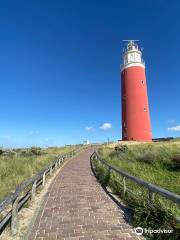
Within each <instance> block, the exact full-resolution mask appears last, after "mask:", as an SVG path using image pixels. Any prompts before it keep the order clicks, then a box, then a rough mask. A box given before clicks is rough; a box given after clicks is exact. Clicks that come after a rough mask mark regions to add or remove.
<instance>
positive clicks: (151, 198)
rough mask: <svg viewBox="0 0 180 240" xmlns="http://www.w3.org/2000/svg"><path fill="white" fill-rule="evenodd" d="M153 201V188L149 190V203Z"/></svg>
mask: <svg viewBox="0 0 180 240" xmlns="http://www.w3.org/2000/svg"><path fill="white" fill-rule="evenodd" d="M153 201H154V193H153V192H152V191H151V190H149V191H148V203H149V204H152V203H153Z"/></svg>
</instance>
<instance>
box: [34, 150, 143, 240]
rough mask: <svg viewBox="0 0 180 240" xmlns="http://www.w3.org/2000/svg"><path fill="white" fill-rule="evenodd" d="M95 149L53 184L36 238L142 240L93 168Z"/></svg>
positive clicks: (72, 162)
mask: <svg viewBox="0 0 180 240" xmlns="http://www.w3.org/2000/svg"><path fill="white" fill-rule="evenodd" d="M92 152H93V150H92V149H88V150H86V151H85V152H83V153H81V155H80V156H78V157H75V158H74V159H72V160H70V161H69V162H68V163H67V164H66V165H65V166H64V167H63V169H62V170H60V172H59V174H58V175H57V177H56V178H55V180H54V182H53V184H52V185H51V187H50V189H49V191H48V193H47V195H46V197H45V201H44V203H43V206H42V210H40V212H39V214H38V217H37V219H36V221H35V223H34V226H33V229H32V232H31V234H30V237H29V240H32V239H39V240H40V239H41V240H45V239H49V240H56V239H63V240H64V239H65V240H78V239H79V240H81V239H82V240H86V239H87V240H90V239H95V240H97V239H102V240H105V239H115V240H118V239H123V240H125V239H128V240H130V239H131V240H136V239H139V238H138V237H137V236H136V235H135V234H134V233H132V227H130V226H129V225H128V224H127V223H126V221H125V220H124V216H123V211H122V210H121V209H120V208H119V207H118V206H117V205H116V204H115V203H114V202H113V201H112V200H111V198H110V197H109V196H108V195H107V194H106V193H105V192H104V190H103V189H102V187H101V186H100V185H99V183H97V181H96V178H95V177H94V175H93V173H92V171H91V168H90V160H89V158H90V155H91V153H92Z"/></svg>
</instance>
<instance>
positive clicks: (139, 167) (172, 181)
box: [95, 142, 180, 240]
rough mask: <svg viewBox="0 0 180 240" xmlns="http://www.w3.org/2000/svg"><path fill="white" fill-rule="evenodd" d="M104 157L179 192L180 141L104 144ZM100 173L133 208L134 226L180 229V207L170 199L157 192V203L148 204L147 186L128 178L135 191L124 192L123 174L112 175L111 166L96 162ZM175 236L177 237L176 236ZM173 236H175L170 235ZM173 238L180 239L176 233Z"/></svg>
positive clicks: (131, 187)
mask: <svg viewBox="0 0 180 240" xmlns="http://www.w3.org/2000/svg"><path fill="white" fill-rule="evenodd" d="M98 153H99V155H100V156H101V158H103V159H104V160H106V161H107V162H108V163H110V164H111V165H113V166H115V167H117V168H119V169H121V170H124V171H126V172H128V173H130V174H131V175H134V176H137V177H139V178H141V179H143V180H145V181H148V182H151V183H154V184H156V185H158V186H161V187H163V188H165V189H167V190H169V191H172V192H174V193H177V194H179V195H180V187H179V186H180V155H179V153H180V144H179V142H172V143H167V142H164V143H150V144H138V145H129V146H128V150H127V151H126V152H123V151H120V150H117V149H116V151H115V150H114V148H108V147H107V146H105V147H102V148H100V149H99V150H98ZM95 168H96V172H97V176H98V178H99V180H100V182H101V183H103V184H104V185H108V186H110V187H111V189H112V190H113V192H114V193H115V194H117V195H119V196H120V197H121V199H123V200H124V202H126V203H127V204H128V205H129V207H130V208H131V210H132V212H133V220H134V225H135V226H142V227H144V228H152V229H159V228H163V227H164V228H165V229H168V228H170V229H173V230H174V234H176V233H177V232H179V230H180V229H179V225H178V223H177V222H176V221H175V218H176V217H177V216H180V208H179V207H177V205H176V204H174V203H172V202H171V201H168V200H166V199H165V198H163V197H161V196H159V195H157V194H155V199H154V206H153V207H149V205H148V204H147V190H145V189H144V188H143V187H139V186H138V185H137V184H135V183H133V182H132V181H130V180H127V181H126V182H127V187H128V188H129V189H130V190H131V191H133V192H135V193H136V195H133V194H131V193H126V195H125V196H124V194H123V187H122V185H121V184H120V183H122V178H121V177H119V176H118V175H117V174H116V173H111V174H110V175H109V173H108V169H107V168H106V167H104V166H103V165H102V164H100V163H97V162H96V163H95ZM174 236H175V237H174ZM147 237H148V239H166V236H163V238H161V236H159V238H158V236H157V235H156V236H155V238H153V236H147ZM171 237H172V236H171ZM173 237H174V238H170V237H169V235H168V238H167V239H173V240H174V239H178V237H176V235H173Z"/></svg>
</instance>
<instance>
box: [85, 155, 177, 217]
mask: <svg viewBox="0 0 180 240" xmlns="http://www.w3.org/2000/svg"><path fill="white" fill-rule="evenodd" d="M90 160H91V166H92V167H93V160H96V161H99V162H101V163H102V164H103V165H105V166H106V167H107V168H108V171H109V174H110V172H111V171H114V172H116V173H117V174H119V175H121V176H122V185H123V194H124V195H125V194H126V192H130V193H132V191H131V190H129V189H128V187H127V184H126V179H130V180H131V181H133V182H135V183H136V184H138V185H140V186H143V187H144V188H146V189H147V190H148V202H149V204H150V205H151V204H152V203H153V199H154V193H156V194H159V195H161V196H162V197H164V198H166V199H168V200H170V201H172V202H174V203H176V204H178V205H180V195H177V194H175V193H173V192H170V191H168V190H166V189H164V188H161V187H159V186H157V185H155V184H152V183H149V182H146V181H144V180H142V179H140V178H138V177H135V176H132V175H130V174H129V173H127V172H124V171H122V170H120V169H117V168H115V167H113V166H111V165H110V164H108V163H107V162H106V161H104V160H103V159H101V158H100V156H99V155H98V154H97V152H94V153H93V154H92V155H91V157H90ZM134 194H135V193H134ZM177 220H178V221H179V219H177Z"/></svg>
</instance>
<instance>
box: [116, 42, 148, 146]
mask: <svg viewBox="0 0 180 240" xmlns="http://www.w3.org/2000/svg"><path fill="white" fill-rule="evenodd" d="M121 98H122V99H121V102H122V140H127V141H147V142H150V141H152V133H151V123H150V114H149V105H148V95H147V83H146V74H145V63H144V61H143V59H142V52H141V50H140V49H139V47H138V45H137V43H136V41H135V40H128V43H127V46H126V48H125V50H124V52H123V64H122V65H121Z"/></svg>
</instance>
